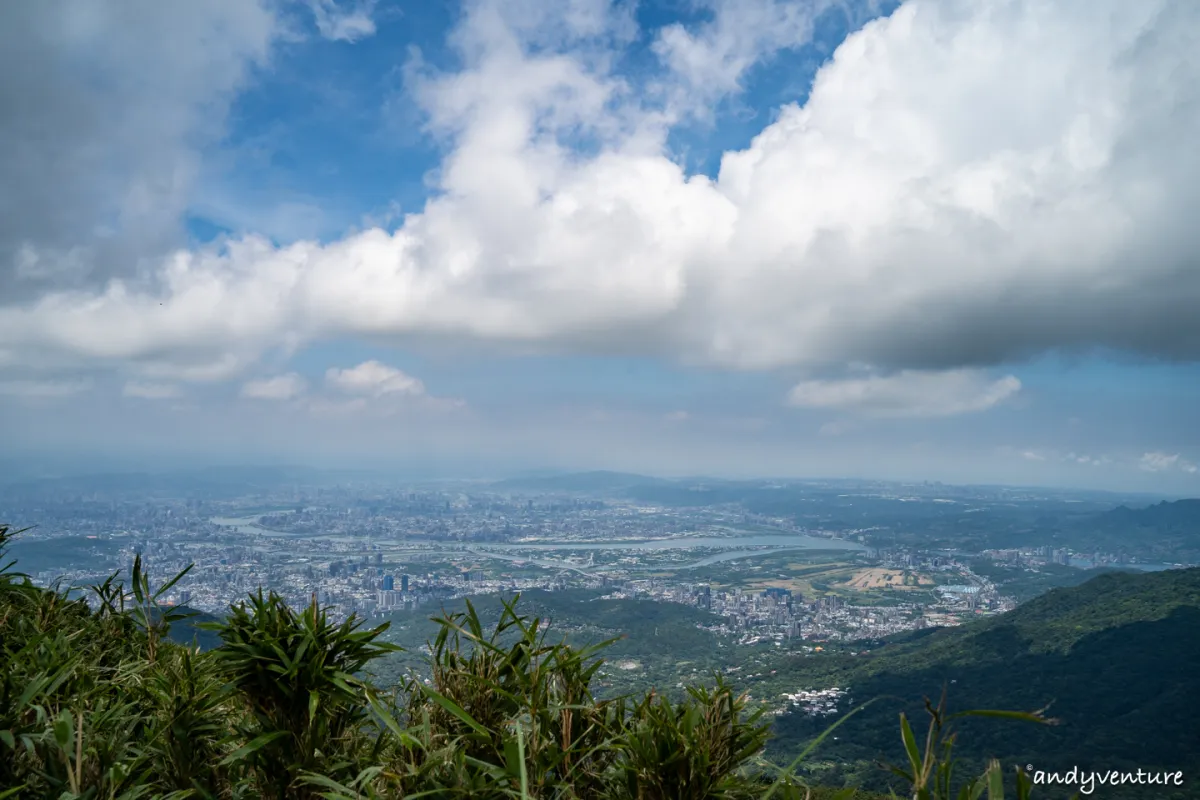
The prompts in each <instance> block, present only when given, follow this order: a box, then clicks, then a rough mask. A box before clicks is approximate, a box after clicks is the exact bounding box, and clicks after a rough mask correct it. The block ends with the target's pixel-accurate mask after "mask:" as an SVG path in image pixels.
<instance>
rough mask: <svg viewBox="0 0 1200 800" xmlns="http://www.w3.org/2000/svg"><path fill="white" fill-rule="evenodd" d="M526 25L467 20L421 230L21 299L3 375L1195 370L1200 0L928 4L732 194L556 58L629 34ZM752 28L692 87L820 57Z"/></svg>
mask: <svg viewBox="0 0 1200 800" xmlns="http://www.w3.org/2000/svg"><path fill="white" fill-rule="evenodd" d="M585 6H586V4H585ZM501 7H502V6H498V5H496V4H495V3H488V2H480V3H476V4H473V5H472V6H471V11H470V12H469V13H468V15H467V19H466V22H465V23H464V27H463V29H462V30H463V32H460V36H459V37H458V38H457V39H456V42H457V44H458V46H460V47H461V48H462V49H463V51H464V59H463V60H464V63H465V64H466V65H467V66H466V68H465V69H464V71H463V72H462V73H460V74H455V75H450V76H442V77H438V78H434V79H430V80H427V81H425V82H424V83H422V88H421V91H420V96H421V97H422V99H423V102H424V103H425V105H426V107H427V109H428V110H429V112H430V115H431V119H432V125H433V127H434V129H435V130H436V131H438V132H439V133H440V134H441V135H444V136H445V137H446V139H447V144H448V145H449V147H450V152H449V155H448V156H447V158H446V160H445V161H444V162H443V164H442V165H441V169H440V170H439V172H438V177H437V190H438V191H437V194H436V196H435V197H433V198H432V199H431V200H430V201H429V202H428V203H427V205H426V206H425V208H424V210H423V211H422V212H421V213H416V214H412V215H409V216H408V217H406V218H405V220H404V222H403V224H402V225H401V226H400V227H399V228H397V229H396V230H392V231H384V230H369V231H365V232H362V233H359V234H355V235H353V236H350V237H348V238H345V239H343V240H342V241H337V242H333V243H330V244H328V245H324V246H323V245H319V244H316V243H311V242H302V243H298V244H295V245H291V246H287V247H282V248H276V247H274V246H272V245H271V244H269V243H268V242H266V241H264V240H257V239H253V238H250V239H247V240H245V241H243V242H241V243H239V244H236V245H234V246H232V247H231V248H230V249H229V250H228V251H227V252H216V251H200V252H180V253H178V254H177V255H176V256H174V257H172V258H170V259H168V260H166V261H164V262H162V263H161V264H160V265H159V267H158V271H157V274H156V276H155V277H156V279H157V283H156V284H152V285H154V286H155V288H154V289H153V290H147V289H145V288H143V286H144V285H145V284H135V283H132V282H117V281H113V282H110V283H109V284H108V285H107V286H106V287H105V288H104V289H103V290H102V291H93V292H84V293H65V292H58V293H53V294H48V295H44V296H41V297H40V298H39V299H37V300H36V301H33V300H31V301H29V302H21V303H15V302H14V303H9V304H8V305H6V306H3V307H0V350H4V349H8V350H11V351H13V352H17V353H22V354H28V355H27V356H26V357H28V358H29V359H40V360H46V359H50V358H59V359H65V358H68V357H70V358H75V359H83V360H88V361H89V362H98V361H111V362H122V361H128V360H137V361H138V362H139V363H143V362H147V361H156V360H157V361H171V362H173V361H174V360H177V359H183V358H186V359H191V360H192V361H194V362H196V363H208V362H213V363H219V362H220V359H221V358H223V357H230V358H233V359H234V362H231V363H236V364H248V363H251V362H252V361H253V359H254V358H256V357H258V356H259V355H261V354H262V353H264V352H266V351H268V350H270V349H272V348H275V347H278V346H279V345H280V343H281V342H283V341H285V340H287V341H292V342H294V341H303V340H306V339H316V338H322V337H331V336H354V335H390V336H404V335H407V336H413V335H416V336H425V337H429V336H453V337H468V338H469V337H474V338H478V339H487V340H496V341H503V342H509V343H520V344H523V345H535V346H539V347H542V348H547V349H558V350H581V351H586V352H597V351H601V352H616V353H631V352H638V353H643V354H649V355H654V356H670V357H673V358H677V359H680V360H683V361H686V362H692V363H706V364H710V365H717V366H721V367H728V368H737V369H772V368H779V367H784V366H802V367H825V366H831V365H840V364H844V363H846V362H851V361H859V362H864V363H867V364H871V365H873V366H874V367H876V368H877V369H878V370H880V372H881V373H884V374H887V373H894V374H893V375H892V377H888V378H876V379H863V380H847V381H832V382H830V381H823V382H808V383H806V384H802V385H801V387H800V391H799V393H798V395H797V397H798V398H799V400H800V401H801V402H802V403H805V404H809V405H814V404H815V405H821V406H823V407H834V406H837V407H840V406H842V405H845V404H847V403H849V404H850V405H855V404H857V405H859V406H861V407H862V410H866V411H868V412H869V413H893V414H894V413H903V414H945V413H962V412H964V411H971V410H979V409H981V408H986V407H989V406H990V405H993V404H994V403H995V402H999V400H1002V399H1004V398H1005V397H1007V396H1009V395H1011V394H1012V393H1014V392H1015V391H1016V389H1017V384H1016V383H1015V379H1005V381H1000V382H996V383H993V384H986V383H981V382H980V379H979V378H975V377H971V376H974V375H976V373H974V372H972V371H971V370H970V369H961V368H971V367H978V366H981V365H992V364H999V363H1002V362H1004V361H1007V360H1011V359H1017V358H1022V357H1025V356H1028V355H1030V354H1033V353H1036V352H1039V351H1044V350H1049V349H1055V348H1067V349H1070V348H1074V347H1087V346H1093V345H1107V346H1111V347H1116V348H1125V349H1130V350H1136V351H1141V352H1145V353H1151V354H1156V355H1164V356H1169V357H1186V358H1194V357H1200V317H1198V316H1197V315H1196V314H1195V313H1194V309H1195V306H1196V303H1197V302H1200V270H1196V269H1194V268H1193V267H1192V266H1190V265H1191V264H1192V261H1191V260H1190V259H1191V257H1192V255H1191V254H1193V253H1194V252H1196V251H1197V249H1200V228H1197V227H1196V226H1195V225H1194V224H1193V222H1192V221H1191V214H1190V209H1192V208H1194V207H1196V205H1197V203H1200V150H1198V149H1197V148H1195V147H1194V146H1193V143H1192V139H1193V138H1194V133H1195V131H1196V130H1200V61H1197V60H1196V59H1195V58H1194V57H1193V55H1192V53H1193V51H1194V47H1193V43H1194V41H1195V40H1196V38H1197V37H1198V36H1200V15H1197V14H1194V13H1192V11H1191V9H1190V7H1189V6H1188V4H1184V3H1169V2H1166V0H1146V1H1145V2H1138V3H1129V2H1124V1H1123V0H1103V1H1101V0H1097V1H1096V2H1088V3H1084V2H1081V1H1076V2H1061V3H1035V2H1020V1H1018V0H1011V1H1005V2H1001V0H993V2H978V0H947V2H943V3H931V2H930V3H926V2H918V1H917V0H913V1H912V2H909V3H906V4H905V5H903V6H902V7H901V8H900V9H899V10H898V11H896V12H895V13H894V14H893V15H892V16H891V17H890V18H888V19H882V20H879V21H876V22H873V23H871V24H869V25H867V26H866V27H865V28H864V29H863V30H861V31H860V32H858V33H856V34H854V35H852V36H851V37H850V38H849V39H848V40H847V41H846V42H845V43H844V44H843V45H842V46H841V47H840V48H839V49H838V51H837V53H836V55H835V57H834V58H833V60H832V61H831V62H830V63H829V64H828V65H827V66H826V67H825V68H824V69H823V70H822V71H821V73H820V74H819V76H818V78H817V80H816V82H815V85H814V86H813V89H812V92H811V95H810V97H809V100H808V102H807V104H806V105H805V106H803V107H799V106H788V107H785V108H784V109H782V110H781V112H780V114H779V116H778V119H777V120H776V121H775V122H773V123H772V124H770V125H768V126H767V127H766V128H765V129H764V130H763V131H762V132H761V134H760V135H759V136H758V137H756V138H755V139H754V140H753V142H752V143H751V144H750V145H749V146H748V147H747V148H746V149H744V150H742V151H737V152H730V153H726V154H725V157H724V158H723V160H722V165H721V170H720V173H719V177H718V179H717V180H716V181H712V180H709V179H708V178H705V177H703V176H688V175H686V174H685V173H684V171H683V170H682V169H681V168H680V167H679V166H678V165H677V164H676V163H675V162H674V161H673V160H672V159H671V157H670V155H669V152H668V149H667V147H666V145H665V130H664V129H663V127H662V124H663V120H664V119H669V118H670V116H671V115H670V113H668V111H669V109H666V107H665V106H664V107H653V106H651V105H648V103H650V101H649V100H647V99H646V98H645V97H643V96H641V95H639V93H638V92H636V91H631V88H635V87H631V86H630V85H629V83H628V82H627V81H625V80H623V79H621V78H619V77H618V76H614V75H612V74H611V73H609V72H608V69H609V67H610V64H611V63H613V62H614V61H615V60H614V59H607V60H606V59H599V58H595V57H594V55H593V54H592V50H588V49H586V48H584V49H581V50H579V51H578V52H576V51H570V52H557V51H556V50H555V49H554V46H562V47H567V46H571V47H575V46H576V45H578V43H579V42H580V41H582V40H583V39H582V37H584V35H585V32H587V31H591V33H588V34H587V35H594V34H596V31H595V30H593V29H594V28H595V27H596V25H598V24H601V23H595V22H594V20H595V19H607V17H605V16H604V15H601V16H600V17H595V16H590V17H589V16H587V15H583V16H581V17H580V20H582V21H578V22H576V23H572V24H573V25H574V26H575V27H574V28H571V27H570V26H567V28H569V29H570V31H572V32H571V33H570V35H567V34H561V35H558V36H557V37H549V38H545V37H544V42H543V43H545V42H549V43H550V44H546V46H545V47H543V48H541V49H536V50H531V49H529V48H527V47H526V46H525V45H526V43H527V41H528V40H529V39H530V38H531V37H533V34H532V33H530V32H529V31H528V30H526V29H525V28H521V26H520V25H518V24H517V23H515V22H513V20H512V14H513V13H515V12H505V13H508V14H509V16H508V17H506V16H505V14H504V13H501V12H500V11H499V10H498V9H500V8H501ZM522 7H524V6H522ZM572 7H574V6H572ZM580 7H584V6H580ZM588 7H590V6H588ZM737 7H738V4H737V3H733V4H731V5H730V6H729V9H730V12H729V13H732V10H734V9H736V8H737ZM753 8H755V9H759V10H760V11H761V13H759V12H756V15H751V16H750V17H748V20H749V21H736V20H734V18H733V17H721V16H718V18H717V21H716V22H714V23H713V24H712V25H710V26H709V27H707V28H704V29H703V30H697V31H695V32H693V33H692V34H691V35H690V36H689V37H683V36H682V34H679V33H678V32H676V33H668V34H664V38H663V39H662V40H661V41H663V42H674V44H670V43H668V44H663V45H662V47H661V48H660V50H661V52H662V53H663V55H664V58H667V60H668V61H670V62H671V63H673V64H676V65H677V66H678V69H677V70H676V71H675V72H676V73H677V80H679V81H682V83H680V84H679V85H683V86H687V85H690V84H689V83H688V81H689V80H691V79H685V78H682V77H678V76H682V75H693V74H694V75H715V76H716V77H713V78H711V80H712V81H714V82H715V83H721V82H722V81H723V82H724V84H723V85H725V86H727V87H728V86H732V85H735V84H736V82H737V80H738V76H740V75H742V74H744V68H745V67H744V64H745V63H747V60H749V61H753V58H754V57H755V56H754V55H753V54H755V53H757V54H759V55H762V54H765V53H768V52H771V51H773V50H774V49H778V48H780V47H787V46H791V44H793V43H795V42H796V40H798V39H800V38H803V35H804V33H805V31H806V30H807V28H806V27H805V26H806V25H807V24H808V21H807V20H806V19H800V18H797V19H798V20H799V21H797V22H796V23H795V24H794V25H793V26H792V27H791V28H790V29H789V30H790V32H789V33H787V34H786V35H783V34H781V33H777V32H773V31H769V30H766V28H768V27H770V26H772V25H774V24H776V22H775V21H777V19H778V17H777V16H773V15H775V14H776V12H777V10H778V9H780V8H784V6H783V5H782V4H779V3H767V2H765V1H764V2H758V3H756V4H755V5H754V6H753ZM773 9H774V10H773ZM723 19H724V20H726V21H725V22H722V21H721V20H723ZM588 20H593V21H592V22H589V21H588ZM538 24H539V25H540V24H542V23H540V22H539V23H538ZM547 24H548V23H547ZM603 24H610V23H607V22H606V23H603ZM789 24H791V23H789ZM734 25H736V26H750V27H748V28H744V29H743V28H742V27H738V28H736V29H735V28H733V27H730V26H734ZM589 26H591V27H589ZM722 26H725V27H722ZM564 30H565V29H564ZM523 37H524V38H523ZM672 37H674V38H672ZM1149 42H1153V46H1151V45H1149V44H1147V43H1149ZM551 45H554V46H551ZM579 47H581V48H583V45H579ZM692 53H699V54H700V55H697V56H695V58H693V56H692V55H690V54H692ZM747 54H750V55H747ZM709 62H711V63H713V64H716V66H715V67H712V68H710V67H708V66H705V65H706V64H708V63H709ZM679 65H682V66H679ZM688 65H693V66H695V69H692V66H688ZM706 70H708V71H706ZM713 70H715V72H714V71H713ZM1047 75H1054V76H1056V77H1055V79H1054V80H1047V79H1046V76H1047ZM663 102H665V103H667V104H668V105H669V101H668V100H664V101H663ZM580 137H583V138H589V137H590V138H591V139H594V140H595V141H596V142H597V150H598V152H596V153H595V154H594V155H581V154H579V153H577V152H575V151H574V150H573V149H572V148H571V146H570V143H571V142H572V141H576V140H578V139H579V138H580ZM205 359H207V361H205ZM898 376H899V377H898ZM922 376H923V377H922ZM918 387H923V388H925V389H929V390H930V391H931V392H932V393H933V398H932V399H926V398H922V397H918V396H916V395H915V394H914V392H916V391H917V388H918ZM856 398H858V399H856ZM872 409H873V410H872ZM889 409H891V410H889Z"/></svg>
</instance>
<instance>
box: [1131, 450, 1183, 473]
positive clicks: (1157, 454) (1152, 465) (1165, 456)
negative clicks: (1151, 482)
mask: <svg viewBox="0 0 1200 800" xmlns="http://www.w3.org/2000/svg"><path fill="white" fill-rule="evenodd" d="M1138 467H1139V468H1141V469H1142V470H1144V471H1146V472H1170V471H1174V470H1181V471H1183V472H1187V473H1195V472H1196V471H1197V467H1196V465H1195V464H1193V463H1192V462H1190V461H1188V460H1187V459H1184V458H1182V457H1181V456H1180V455H1179V454H1178V453H1164V452H1162V451H1161V450H1158V451H1154V452H1151V453H1144V454H1143V455H1142V457H1141V459H1140V460H1139V461H1138Z"/></svg>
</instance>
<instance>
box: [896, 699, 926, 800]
mask: <svg viewBox="0 0 1200 800" xmlns="http://www.w3.org/2000/svg"><path fill="white" fill-rule="evenodd" d="M900 738H902V739H903V740H904V752H905V753H906V754H907V755H908V763H909V765H911V766H912V774H913V783H914V784H918V785H923V784H924V781H923V780H922V779H923V778H924V773H925V771H924V769H923V759H922V758H921V753H920V751H919V750H917V739H916V737H915V736H913V732H912V726H911V725H909V724H908V717H906V716H904V714H901V715H900ZM918 782H919V783H918Z"/></svg>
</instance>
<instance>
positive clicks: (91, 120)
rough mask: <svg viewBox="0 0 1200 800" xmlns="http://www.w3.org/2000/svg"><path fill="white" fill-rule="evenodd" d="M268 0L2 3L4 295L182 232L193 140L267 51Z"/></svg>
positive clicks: (87, 277) (132, 265)
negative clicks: (182, 217)
mask: <svg viewBox="0 0 1200 800" xmlns="http://www.w3.org/2000/svg"><path fill="white" fill-rule="evenodd" d="M273 5H275V4H274V3H271V2H268V0H208V1H206V2H200V3H164V2H158V1H157V0H128V2H120V3H92V2H88V1H87V0H40V1H39V2H36V3H28V4H24V3H0V97H3V98H4V108H3V113H0V142H2V143H3V147H0V175H3V176H4V177H3V182H2V183H3V188H0V296H6V297H8V298H10V299H11V300H16V299H18V298H23V299H29V298H31V297H33V296H36V295H37V294H38V293H40V292H43V291H45V290H46V288H47V287H59V288H61V287H64V286H71V287H78V286H80V285H85V286H95V285H97V284H98V283H99V282H100V281H103V280H104V279H107V278H108V277H111V276H113V275H117V274H120V275H127V276H128V275H130V274H133V273H136V272H137V271H138V268H139V266H141V265H140V264H139V260H140V259H142V258H157V257H158V256H159V255H160V254H161V253H163V252H165V251H166V250H167V249H168V248H170V247H171V246H172V245H174V244H176V243H178V242H180V241H183V237H182V236H181V233H182V225H181V216H182V214H183V213H184V211H185V209H186V207H187V203H188V198H189V194H190V191H191V187H192V185H193V182H194V179H195V177H196V175H197V173H198V172H199V171H200V170H201V167H202V160H203V159H202V155H201V149H202V147H203V146H204V145H205V144H208V143H211V142H213V141H214V140H216V139H218V138H219V137H220V136H221V135H222V133H223V132H224V125H223V123H224V118H225V111H226V108H227V106H228V103H229V102H230V101H231V100H232V98H233V96H234V94H235V93H236V92H237V91H238V90H239V89H241V88H242V87H243V86H244V85H245V84H246V79H247V75H248V73H249V71H250V70H251V69H252V67H253V66H254V65H255V64H261V63H264V62H265V61H266V59H267V57H268V54H269V51H270V46H271V43H272V41H273V40H274V37H275V36H276V34H277V32H278V30H277V20H276V18H275V15H274V13H273V11H272V9H271V6H273ZM10 264H11V265H12V268H11V269H10ZM85 302H86V301H85Z"/></svg>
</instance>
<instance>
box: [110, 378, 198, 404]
mask: <svg viewBox="0 0 1200 800" xmlns="http://www.w3.org/2000/svg"><path fill="white" fill-rule="evenodd" d="M121 394H123V395H125V396H126V397H140V398H142V399H143V400H173V399H175V398H179V397H182V396H183V390H182V389H180V388H179V387H178V386H176V385H174V384H171V383H143V382H141V381H130V382H129V383H127V384H125V388H124V389H122V390H121Z"/></svg>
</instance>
